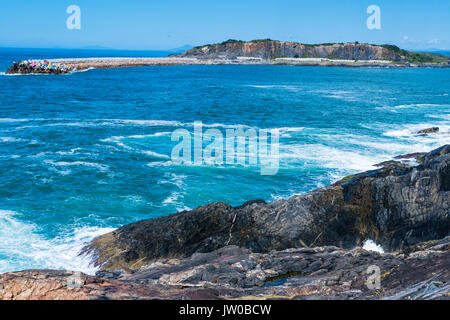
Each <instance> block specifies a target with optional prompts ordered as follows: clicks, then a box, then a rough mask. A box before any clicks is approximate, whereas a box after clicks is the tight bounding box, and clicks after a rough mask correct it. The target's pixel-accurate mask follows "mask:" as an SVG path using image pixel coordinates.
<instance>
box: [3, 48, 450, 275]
mask: <svg viewBox="0 0 450 320" xmlns="http://www.w3.org/2000/svg"><path fill="white" fill-rule="evenodd" d="M167 54H168V53H167V52H145V53H143V52H139V51H137V52H131V51H122V52H121V51H107V50H97V51H94V50H61V49H46V50H44V49H11V48H0V72H2V74H0V272H6V271H17V270H22V269H29V268H54V269H70V270H75V271H84V272H87V273H93V272H95V268H94V267H93V266H92V265H90V264H89V262H90V260H89V257H83V256H78V253H79V250H80V249H81V248H82V247H83V246H84V245H85V244H86V243H87V242H88V241H90V240H91V239H93V238H94V237H95V236H98V235H100V234H103V233H105V232H108V231H111V230H113V229H114V228H117V227H120V226H121V225H124V224H127V223H131V222H134V221H138V220H142V219H148V218H155V217H160V216H164V215H168V214H171V213H175V212H178V211H181V210H188V209H193V208H195V207H197V206H200V205H204V204H206V203H210V202H214V201H224V202H227V203H230V204H231V205H240V204H242V203H243V202H245V201H247V200H250V199H263V200H266V201H272V200H274V199H277V198H288V197H290V196H292V195H295V194H305V193H307V192H309V191H311V190H313V189H316V188H320V187H323V186H326V185H329V184H331V183H333V182H335V181H337V180H339V179H340V178H342V177H345V176H347V175H350V174H354V173H357V172H360V171H364V170H370V169H375V167H374V166H373V165H374V164H376V163H379V162H382V161H385V160H389V159H391V158H392V157H393V156H396V155H399V154H405V153H411V152H420V151H430V150H432V149H434V148H436V147H439V146H441V145H443V144H448V143H450V134H446V133H448V132H449V131H450V96H449V93H450V69H385V68H341V67H332V68H326V67H296V66H243V65H239V66H238V65H222V66H221V65H217V66H155V67H137V68H121V69H105V70H95V69H94V70H88V71H85V72H76V73H72V74H68V75H59V76H55V75H23V76H21V75H19V76H17V75H14V76H9V75H5V74H4V71H6V69H7V68H8V66H9V65H10V64H11V63H12V62H13V61H17V60H19V59H24V58H64V57H101V56H110V57H112V56H119V57H124V56H134V57H137V56H164V55H167ZM196 121H201V122H202V123H203V125H204V127H205V128H215V129H217V130H219V131H220V132H223V133H224V135H225V132H226V130H227V129H229V128H238V127H243V128H255V129H277V130H278V132H279V133H280V137H279V155H280V157H279V170H278V172H277V174H275V175H261V173H260V170H259V168H258V167H256V166H253V165H213V164H211V165H208V164H200V165H195V164H193V165H183V164H175V163H174V162H173V161H172V159H171V151H172V149H173V148H174V146H175V145H176V142H174V141H172V140H171V135H172V133H173V132H174V131H175V130H177V129H180V128H183V129H187V130H189V131H192V130H193V123H194V122H196ZM435 126H437V127H439V128H440V133H438V134H431V135H428V136H418V135H414V132H416V131H418V130H420V129H424V128H428V127H435Z"/></svg>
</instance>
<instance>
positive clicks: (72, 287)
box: [0, 237, 450, 300]
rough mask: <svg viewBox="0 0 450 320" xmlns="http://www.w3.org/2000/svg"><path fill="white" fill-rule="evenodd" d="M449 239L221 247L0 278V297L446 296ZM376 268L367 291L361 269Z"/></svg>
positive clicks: (448, 292)
mask: <svg viewBox="0 0 450 320" xmlns="http://www.w3.org/2000/svg"><path fill="white" fill-rule="evenodd" d="M449 249H450V238H449V237H447V238H445V239H442V240H437V241H436V240H435V241H430V242H426V243H421V244H418V245H416V246H413V247H408V248H407V250H405V251H404V252H396V253H387V254H380V253H377V252H371V251H366V250H363V249H361V248H355V249H352V250H344V249H340V248H337V247H331V246H327V247H316V248H300V249H288V250H284V251H271V252H269V253H252V252H251V251H249V250H248V249H243V248H238V247H236V246H227V247H223V248H221V249H218V250H215V251H212V252H209V253H197V254H194V255H193V256H191V257H190V258H187V259H182V260H176V259H170V260H168V259H163V260H161V261H159V262H156V263H150V264H147V265H145V266H143V267H142V268H140V269H139V270H137V271H136V272H133V271H130V270H117V271H99V272H97V274H96V276H95V277H93V276H87V275H85V274H77V273H74V272H69V271H54V270H29V271H22V272H13V273H5V274H2V275H0V299H17V300H20V299H69V300H79V299H185V300H186V299H227V300H229V299H252V300H254V299H449V297H450V284H449V280H450V252H449ZM369 266H371V267H373V266H375V267H378V268H379V269H380V288H369V287H368V286H367V282H368V277H369V276H370V275H371V274H372V273H370V272H368V267H369Z"/></svg>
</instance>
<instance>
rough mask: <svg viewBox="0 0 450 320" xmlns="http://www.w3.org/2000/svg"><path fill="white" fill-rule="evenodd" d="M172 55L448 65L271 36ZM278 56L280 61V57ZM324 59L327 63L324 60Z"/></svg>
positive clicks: (427, 57) (377, 48)
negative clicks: (283, 39)
mask: <svg viewBox="0 0 450 320" xmlns="http://www.w3.org/2000/svg"><path fill="white" fill-rule="evenodd" d="M172 56H174V57H190V58H193V57H196V58H201V59H239V58H240V57H246V58H257V59H262V60H272V61H278V62H280V63H282V62H283V60H282V59H285V60H284V62H286V63H294V62H295V59H298V60H297V62H299V63H300V62H303V63H306V62H307V61H308V59H309V60H310V62H314V61H315V62H322V63H323V64H324V65H332V64H333V61H334V62H335V63H336V64H339V63H341V64H345V65H349V63H350V62H354V65H355V66H361V65H369V64H376V65H389V64H395V63H396V64H398V65H404V66H425V65H430V64H431V65H435V66H438V65H442V66H449V65H450V58H449V57H445V56H442V55H438V54H432V53H421V52H412V51H406V50H402V49H400V48H399V47H397V46H394V45H374V44H367V43H358V42H354V43H323V44H303V43H298V42H287V41H277V40H271V39H262V40H253V41H240V40H227V41H224V42H222V43H216V44H208V45H204V46H198V47H195V48H193V49H190V50H187V51H186V52H184V53H181V54H175V55H172ZM280 59H281V60H280ZM327 62H328V63H327Z"/></svg>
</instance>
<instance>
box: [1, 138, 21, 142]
mask: <svg viewBox="0 0 450 320" xmlns="http://www.w3.org/2000/svg"><path fill="white" fill-rule="evenodd" d="M21 141H25V140H23V139H20V138H14V137H0V142H21Z"/></svg>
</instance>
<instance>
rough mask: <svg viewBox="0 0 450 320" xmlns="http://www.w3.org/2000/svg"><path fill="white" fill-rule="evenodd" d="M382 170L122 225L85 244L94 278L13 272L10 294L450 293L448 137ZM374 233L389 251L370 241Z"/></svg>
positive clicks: (2, 284) (5, 280)
mask: <svg viewBox="0 0 450 320" xmlns="http://www.w3.org/2000/svg"><path fill="white" fill-rule="evenodd" d="M411 157H414V158H415V160H416V162H417V164H416V165H411V164H408V163H407V162H404V161H402V160H403V159H406V158H411ZM379 167H380V168H379V169H376V170H372V171H367V172H363V173H360V174H356V175H353V176H349V177H346V178H344V179H342V180H341V181H338V182H336V183H335V184H333V185H331V186H329V187H325V188H321V189H318V190H314V191H312V192H310V193H308V194H306V195H297V196H293V197H291V198H289V199H282V200H277V201H274V202H271V203H266V202H264V201H262V200H253V201H248V202H246V203H244V204H243V205H241V206H238V207H232V206H230V205H228V204H226V203H221V202H218V203H212V204H208V205H205V206H202V207H199V208H196V209H194V210H191V211H183V212H179V213H176V214H172V215H169V216H166V217H161V218H157V219H150V220H144V221H139V222H136V223H132V224H129V225H126V226H123V227H121V228H119V229H117V230H115V231H113V232H111V233H108V234H105V235H102V236H100V237H98V238H97V239H95V240H94V241H93V242H92V243H90V244H89V245H88V246H86V247H85V248H84V250H83V253H82V254H90V255H91V257H92V258H93V263H95V264H96V265H97V266H98V267H99V268H100V270H99V271H98V272H97V273H96V275H95V276H88V275H84V274H78V273H73V272H69V271H55V270H28V271H22V272H11V273H5V274H2V275H0V298H2V299H449V298H450V285H449V280H450V279H449V275H450V256H449V254H450V253H449V252H450V251H449V249H450V237H449V232H450V217H449V215H450V145H446V146H443V147H441V148H438V149H436V150H433V151H431V152H429V153H426V154H423V153H416V154H409V155H405V156H399V157H397V159H394V160H392V161H388V162H386V163H382V164H379ZM367 239H372V240H373V241H375V242H376V243H377V244H379V245H381V246H382V247H383V248H384V250H385V251H386V253H380V252H376V251H368V250H364V249H362V248H361V245H362V243H363V241H365V240H367ZM370 266H376V267H378V268H380V272H381V274H380V278H381V286H380V288H379V289H369V287H368V286H367V279H368V276H369V274H368V268H369V267H370ZM74 279H75V284H76V285H73V283H74Z"/></svg>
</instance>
